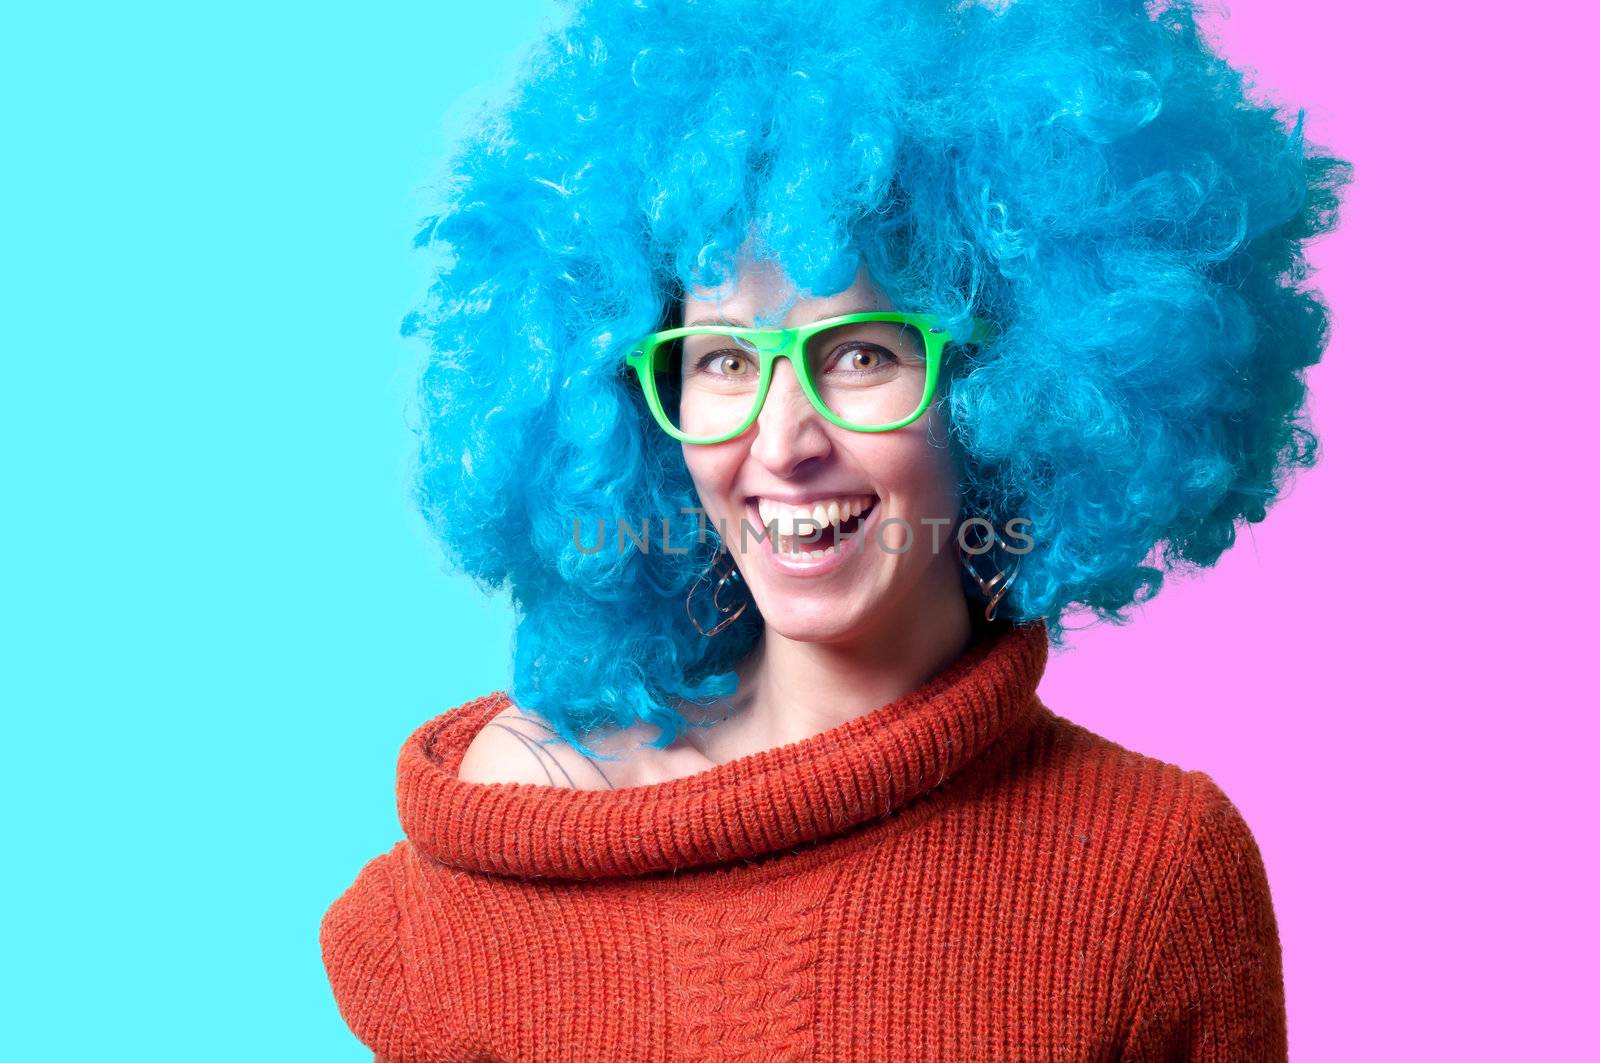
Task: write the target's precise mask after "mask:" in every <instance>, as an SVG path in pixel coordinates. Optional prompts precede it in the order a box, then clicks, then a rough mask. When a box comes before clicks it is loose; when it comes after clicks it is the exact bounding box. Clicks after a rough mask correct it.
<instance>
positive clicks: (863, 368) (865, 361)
mask: <svg viewBox="0 0 1600 1063" xmlns="http://www.w3.org/2000/svg"><path fill="white" fill-rule="evenodd" d="M896 360H897V359H896V358H895V356H894V353H893V352H891V351H886V350H884V349H883V348H882V347H879V346H876V345H873V344H855V345H853V346H850V347H841V348H840V349H839V350H838V351H836V352H835V354H834V357H833V365H834V367H836V368H838V369H842V370H844V371H845V372H849V373H870V372H872V371H874V370H877V369H884V368H887V367H888V366H889V364H890V363H892V362H894V361H896Z"/></svg>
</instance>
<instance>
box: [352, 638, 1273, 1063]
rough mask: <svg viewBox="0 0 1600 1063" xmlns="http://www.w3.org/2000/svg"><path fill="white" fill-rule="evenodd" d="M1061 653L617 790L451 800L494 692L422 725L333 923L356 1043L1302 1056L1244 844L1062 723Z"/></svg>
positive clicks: (1150, 769)
mask: <svg viewBox="0 0 1600 1063" xmlns="http://www.w3.org/2000/svg"><path fill="white" fill-rule="evenodd" d="M1048 648H1049V647H1048V644H1047V641H1046V637H1045V632H1044V628H1043V626H1042V625H1041V624H1038V623H1031V624H1027V625H1023V626H1020V627H1009V626H1000V627H997V628H994V629H990V630H987V631H984V632H981V633H980V635H979V637H978V638H977V639H975V641H974V643H973V645H972V646H971V647H970V648H969V649H968V650H967V651H966V652H965V653H964V654H962V656H961V657H960V658H959V659H958V660H957V661H955V662H954V663H953V664H951V665H950V666H949V667H948V668H946V669H945V670H944V671H943V672H941V673H940V674H939V675H938V676H935V677H934V678H932V679H931V680H929V681H928V682H927V683H925V684H923V686H922V687H920V688H919V689H918V690H916V691H913V692H912V693H910V694H907V695H906V696H905V697H903V698H900V699H897V700H896V701H894V702H892V703H890V704H888V705H885V706H882V707H880V708H878V709H875V710H873V711H871V712H869V713H867V714H865V715H863V716H860V717H857V718H856V719H854V720H851V721H849V722H848V723H846V724H843V725H841V726H839V727H835V728H832V729H830V730H828V731H826V732H824V733H822V734H819V735H815V736H813V737H811V738H809V739H806V740H804V741H802V742H797V743H792V744H790V745H786V746H782V747H779V748H777V749H772V750H766V751H763V752H761V753H757V754H754V755H751V756H747V757H742V758H739V759H737V760H733V761H730V762H728V763H726V764H721V765H718V766H716V767H714V768H712V769H710V770H708V771H705V772H702V773H700V774H698V775H694V776H690V777H689V778H686V779H676V780H672V781H669V782H665V783H659V784H655V785H651V786H641V787H626V788H623V789H620V790H602V791H579V790H568V789H562V788H558V787H551V786H535V785H529V784H512V783H496V784H481V783H468V782H463V781H461V780H460V779H458V778H456V772H457V770H458V769H459V767H460V764H461V759H462V756H463V755H464V754H465V752H466V748H467V746H468V745H469V744H470V743H471V741H472V739H473V737H475V736H476V734H477V733H478V731H479V730H481V728H482V727H483V726H484V725H485V724H486V723H487V722H488V720H489V719H490V718H492V717H493V716H494V715H495V714H496V713H498V712H499V711H500V710H501V709H503V708H505V707H506V705H507V704H508V702H507V700H506V696H505V695H504V694H503V693H497V694H492V695H489V696H487V697H483V698H479V699H476V700H474V701H471V702H468V703H466V704H465V705H461V706H459V707H457V708H455V709H452V710H450V711H449V712H447V713H445V714H443V715H442V716H439V717H436V718H435V719H433V720H430V721H428V722H427V723H426V724H424V725H423V726H422V727H420V728H418V729H417V731H416V732H415V733H414V734H413V735H411V737H410V738H409V739H408V740H407V741H406V742H405V744H404V746H403V747H402V749H401V752H400V759H399V766H398V776H397V796H398V799H399V807H400V820H401V825H402V827H403V828H404V830H405V833H406V838H405V839H404V840H402V841H400V842H399V843H398V844H397V845H396V846H395V847H394V848H393V849H391V850H390V851H389V852H387V853H385V854H383V855H381V856H379V857H377V858H376V859H374V860H372V861H371V862H369V863H368V864H367V865H366V866H365V867H363V868H362V869H361V871H360V873H359V874H358V875H357V877H356V879H355V881H354V882H353V883H352V884H351V886H350V887H349V889H347V890H346V891H345V893H344V894H343V895H341V896H340V897H339V898H338V899H337V900H335V901H334V903H333V905H332V906H331V907H330V908H329V910H328V912H327V914H326V916H325V917H324V919H323V922H322V933H321V942H322V950H323V959H324V962H325V964H326V965H327V970H328V977H329V981H330V983H331V985H332V988H333V992H334V997H335V1000H336V1001H337V1003H338V1006H339V1009H340V1012H341V1014H342V1015H343V1016H344V1018H345V1021H346V1022H347V1023H348V1024H349V1026H350V1028H351V1030H352V1031H353V1032H354V1033H355V1035H356V1037H357V1038H359V1039H360V1041H361V1042H362V1043H363V1044H365V1045H366V1046H367V1047H368V1048H369V1049H370V1050H371V1051H372V1052H373V1053H374V1054H375V1058H376V1059H377V1060H380V1061H390V1063H443V1061H451V1063H533V1061H558V1060H559V1061H563V1063H576V1061H584V1063H587V1061H591V1060H606V1061H610V1060H617V1061H633V1060H639V1061H660V1063H669V1061H693V1063H724V1061H735V1060H737V1061H751V1063H755V1061H779V1063H789V1061H800V1060H806V1061H819V1063H836V1061H837V1063H868V1061H872V1063H902V1061H930V1063H931V1061H963V1063H965V1061H969V1060H983V1061H986V1063H987V1061H1005V1063H1042V1061H1047V1060H1048V1061H1054V1063H1063V1061H1080V1060H1083V1061H1086V1060H1130V1061H1156V1060H1162V1061H1166V1060H1191V1061H1208V1063H1224V1061H1226V1063H1238V1061H1254V1060H1268V1061H1270V1060H1282V1059H1284V1058H1286V1056H1287V1038H1286V1033H1285V1021H1284V1001H1283V978H1282V968H1281V957H1280V954H1279V943H1278V931H1277V924H1276V921H1275V918H1274V914H1273V909H1272V901H1271V897H1270V894H1269V891H1268V888H1267V879H1266V872H1265V869H1264V867H1263V865H1262V860H1261V854H1260V852H1259V850H1258V849H1257V847H1256V844H1255V840H1254V838H1253V837H1252V836H1251V833H1250V830H1249V828H1248V827H1247V826H1246V824H1245V822H1244V819H1243V818H1242V817H1241V816H1240V814H1239V811H1238V809H1237V808H1235V807H1234V805H1233V804H1232V802H1231V801H1230V800H1229V799H1228V797H1227V796H1226V795H1225V794H1224V793H1223V792H1222V791H1221V790H1220V789H1219V788H1218V787H1217V785H1216V784H1215V783H1214V782H1213V781H1212V780H1211V779H1210V778H1209V777H1207V776H1206V775H1204V774H1203V773H1200V772H1196V771H1184V770H1182V769H1180V768H1178V767H1176V766H1174V765H1170V764H1165V763H1162V762H1161V761H1158V760H1155V759H1152V758H1150V757H1145V756H1141V755H1139V754H1137V753H1133V752H1130V751H1128V750H1126V749H1124V748H1122V747H1121V746H1118V745H1117V744H1115V743H1113V742H1110V741H1108V740H1106V739H1104V738H1101V737H1099V736H1097V735H1095V734H1093V733H1091V732H1089V731H1087V730H1085V729H1084V728H1082V727H1080V726H1078V725H1076V724H1073V723H1072V722H1070V721H1069V720H1065V719H1062V718H1060V717H1058V716H1056V715H1055V714H1053V713H1052V712H1050V711H1049V710H1048V709H1047V708H1046V707H1045V706H1044V705H1043V704H1042V703H1041V702H1040V701H1039V699H1038V697H1037V695H1036V693H1035V690H1036V688H1037V686H1038V682H1039V679H1040V677H1041V676H1042V674H1043V671H1044V666H1045V661H1046V657H1047V654H1048Z"/></svg>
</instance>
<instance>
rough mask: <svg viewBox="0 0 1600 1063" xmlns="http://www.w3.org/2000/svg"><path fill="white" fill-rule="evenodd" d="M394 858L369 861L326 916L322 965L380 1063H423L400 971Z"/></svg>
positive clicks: (343, 1011) (347, 1017) (350, 1021)
mask: <svg viewBox="0 0 1600 1063" xmlns="http://www.w3.org/2000/svg"><path fill="white" fill-rule="evenodd" d="M401 844H404V843H401ZM396 848H398V846H397V847H396ZM395 856H396V853H395V851H394V850H391V851H389V852H387V853H384V854H383V855H381V856H379V857H376V858H375V859H373V860H371V861H369V862H368V863H367V865H366V866H365V867H363V868H362V869H361V872H360V873H359V874H358V875H356V879H355V881H354V882H352V883H351V884H350V886H349V888H348V889H346V890H345V891H344V893H342V894H341V895H340V896H339V898H338V899H337V900H336V901H334V902H333V905H332V906H331V907H329V909H328V911H327V913H326V914H325V915H323V917H322V927H321V932H320V935H319V937H320V942H321V945H322V964H323V967H324V968H326V970H327V973H328V982H329V984H330V985H331V986H332V987H333V997H334V1000H335V1002H336V1003H337V1004H338V1006H339V1014H340V1015H341V1016H342V1017H343V1018H344V1021H345V1024H346V1025H347V1026H349V1027H350V1032H351V1033H353V1034H355V1036H356V1038H357V1039H358V1040H360V1041H361V1042H362V1043H363V1044H365V1045H366V1046H367V1047H368V1048H370V1049H372V1051H373V1053H374V1059H375V1060H376V1063H424V1061H426V1060H427V1059H428V1058H429V1057H428V1055H427V1054H426V1052H425V1051H424V1049H423V1045H422V1043H421V1039H420V1038H419V1036H418V1034H417V1030H416V1024H415V1023H414V1021H413V1019H412V1015H411V1009H410V1004H409V1001H408V999H407V995H406V985H405V976H404V972H403V971H402V969H401V955H400V940H399V920H400V913H399V909H398V906H397V905H396V903H395V895H394V884H393V881H392V870H391V868H392V864H393V861H394V859H395Z"/></svg>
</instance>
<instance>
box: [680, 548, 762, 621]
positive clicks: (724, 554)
mask: <svg viewBox="0 0 1600 1063" xmlns="http://www.w3.org/2000/svg"><path fill="white" fill-rule="evenodd" d="M707 582H714V583H715V586H714V587H713V589H712V591H711V607H712V608H713V609H715V610H716V611H717V615H718V616H720V617H722V619H721V620H719V621H718V622H717V624H716V626H715V627H713V628H712V629H711V630H710V631H707V630H706V629H705V628H703V627H701V626H700V621H699V619H697V618H696V617H695V615H694V596H695V594H696V592H698V591H699V590H700V588H701V587H702V586H703V585H705V584H706V583H707ZM743 582H744V577H743V576H742V575H740V573H739V567H738V566H737V565H735V564H734V563H733V555H732V554H730V553H729V552H728V547H727V546H726V545H723V546H722V547H721V548H720V549H718V550H717V555H716V556H715V557H713V558H712V559H711V564H710V565H708V566H707V567H706V569H705V571H703V572H701V573H700V575H699V576H698V577H696V578H695V581H694V582H693V583H692V584H690V585H689V593H688V594H687V595H686V596H685V597H684V599H683V609H684V612H686V613H688V614H689V623H691V624H693V625H694V629H695V630H696V631H698V632H700V634H702V635H704V636H705V637H706V638H710V637H711V636H712V635H715V634H717V633H719V632H721V631H722V630H723V629H724V628H726V627H727V626H728V625H729V624H731V623H733V622H734V621H735V620H737V619H739V617H741V616H743V615H744V611H745V610H746V609H748V608H749V607H750V597H749V593H750V592H749V589H748V588H747V589H746V590H745V600H744V601H743V602H741V603H740V604H739V607H738V608H737V609H734V607H733V606H732V605H724V604H723V602H722V594H723V591H725V590H726V589H727V588H728V586H729V585H730V584H734V583H743ZM730 610H731V612H730Z"/></svg>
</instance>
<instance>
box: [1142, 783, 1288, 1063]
mask: <svg viewBox="0 0 1600 1063" xmlns="http://www.w3.org/2000/svg"><path fill="white" fill-rule="evenodd" d="M1194 774H1195V775H1196V776H1198V777H1199V778H1198V782H1199V786H1200V800H1199V802H1198V809H1197V810H1196V811H1195V813H1194V816H1195V822H1194V823H1193V825H1192V828H1191V831H1190V834H1189V841H1188V843H1187V845H1186V846H1185V850H1184V855H1183V858H1182V861H1181V863H1180V865H1179V866H1178V868H1177V873H1176V875H1175V876H1174V883H1173V887H1172V889H1171V890H1170V897H1169V900H1168V902H1167V905H1166V908H1165V911H1164V912H1163V913H1161V914H1159V915H1158V916H1157V918H1158V919H1159V920H1161V923H1162V930H1161V932H1160V933H1159V934H1158V935H1157V936H1156V938H1155V939H1154V944H1153V951H1152V954H1151V956H1150V957H1149V959H1148V961H1147V962H1146V964H1145V966H1144V967H1143V971H1144V979H1143V985H1142V988H1141V991H1140V993H1139V999H1138V1002H1137V1004H1136V1005H1135V1008H1134V1012H1133V1020H1132V1026H1131V1029H1130V1032H1129V1039H1128V1047H1127V1051H1126V1053H1125V1054H1124V1056H1123V1058H1124V1059H1125V1060H1128V1061H1135V1060H1137V1061H1155V1060H1163V1061H1185V1063H1281V1061H1284V1060H1287V1059H1288V1056H1289V1042H1288V1030H1287V1023H1286V1017H1285V1011H1284V992H1283V957H1282V952H1281V948H1280V945H1279V941H1278V924H1277V918H1276V916H1275V915H1274V913H1273V909H1272V897H1271V894H1270V892H1269V891H1268V888H1267V874H1266V868H1265V866H1264V865H1263V863H1262V860H1261V852H1260V850H1259V849H1258V848H1257V846H1256V841H1255V837H1254V835H1252V834H1251V832H1250V828H1249V827H1248V826H1247V825H1246V824H1245V821H1244V818H1243V817H1242V816H1241V815H1240V814H1239V810H1238V809H1237V808H1236V807H1235V806H1234V804H1233V802H1232V801H1231V800H1229V799H1228V797H1227V795H1226V794H1224V793H1223V792H1222V790H1221V789H1220V788H1219V787H1218V786H1217V784H1216V783H1215V782H1214V781H1212V779H1211V778H1210V777H1209V776H1206V775H1205V774H1204V773H1201V772H1195V773H1194Z"/></svg>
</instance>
